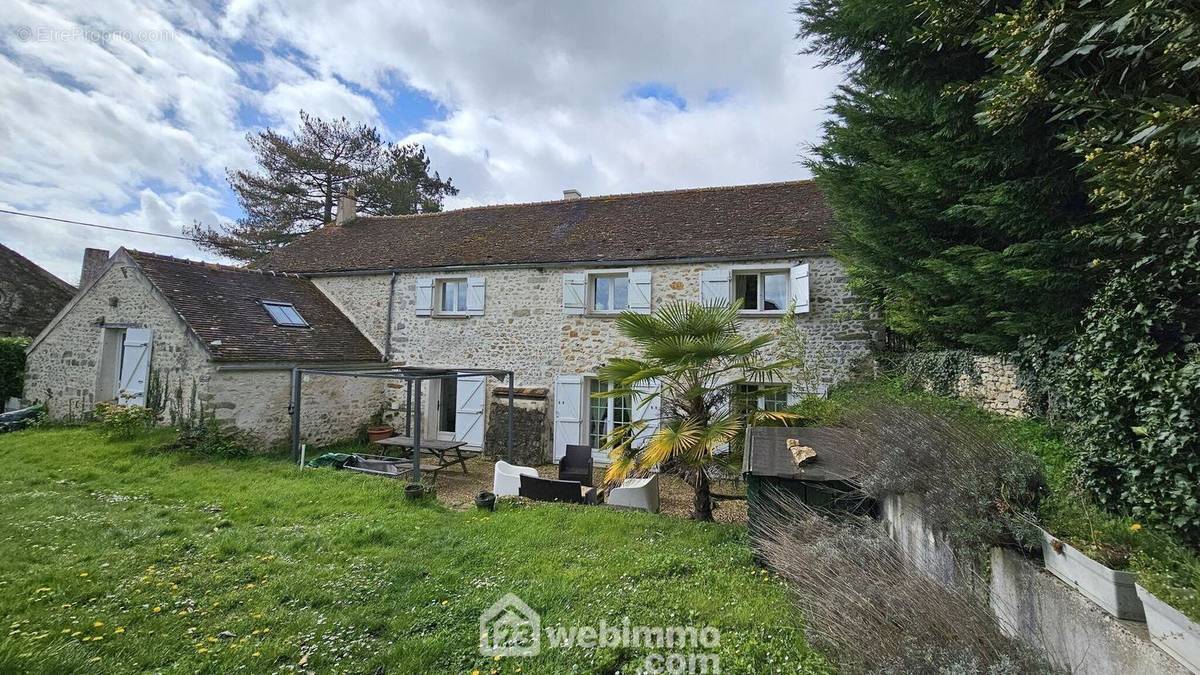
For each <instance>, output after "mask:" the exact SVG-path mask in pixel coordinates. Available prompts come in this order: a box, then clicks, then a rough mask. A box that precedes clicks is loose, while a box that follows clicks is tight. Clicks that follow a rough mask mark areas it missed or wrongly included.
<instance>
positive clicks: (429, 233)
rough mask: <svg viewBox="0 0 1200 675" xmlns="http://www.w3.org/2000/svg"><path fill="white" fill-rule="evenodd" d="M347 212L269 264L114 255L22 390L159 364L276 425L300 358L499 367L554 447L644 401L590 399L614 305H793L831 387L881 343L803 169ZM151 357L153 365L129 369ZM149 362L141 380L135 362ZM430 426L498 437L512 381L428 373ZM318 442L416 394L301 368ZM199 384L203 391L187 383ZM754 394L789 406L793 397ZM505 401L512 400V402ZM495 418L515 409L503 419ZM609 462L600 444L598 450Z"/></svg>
mask: <svg viewBox="0 0 1200 675" xmlns="http://www.w3.org/2000/svg"><path fill="white" fill-rule="evenodd" d="M354 210H355V206H354V202H353V200H352V199H350V198H343V199H342V201H341V203H340V204H339V209H338V217H337V220H336V221H335V222H333V223H329V224H328V225H327V226H325V227H323V228H320V229H318V230H316V231H314V232H312V233H310V234H308V235H306V236H304V237H302V238H300V239H298V240H297V241H295V242H293V243H292V244H290V245H288V246H286V247H284V248H282V249H279V250H277V251H275V252H273V253H271V254H270V255H268V256H266V257H265V258H264V259H262V260H260V261H258V262H257V263H256V264H255V265H254V266H253V269H241V268H232V267H224V266H218V265H211V264H203V263H195V262H189V261H182V260H176V259H172V258H166V257H163V256H157V255H153V254H147V253H139V252H134V251H124V250H122V251H119V252H118V253H117V254H116V255H115V256H113V258H112V260H111V261H110V264H109V267H108V269H107V270H105V272H104V273H103V274H102V275H101V276H100V278H98V279H97V280H96V281H95V282H94V283H93V284H92V285H91V286H89V287H87V288H84V289H83V290H82V291H81V293H80V294H79V296H78V297H77V298H76V299H75V300H74V301H73V302H72V303H71V305H69V306H68V307H67V308H65V309H64V310H63V312H61V313H60V314H59V316H58V317H56V319H55V320H54V322H52V323H51V325H50V326H49V327H48V328H47V329H46V330H45V331H44V332H43V333H42V334H41V335H40V336H39V337H38V339H37V340H36V341H35V343H34V344H33V345H32V346H31V348H30V353H29V364H30V365H29V377H28V384H27V389H26V396H27V398H38V399H42V400H47V401H48V403H49V407H50V410H51V413H52V414H54V415H64V414H69V412H71V411H81V410H87V409H89V407H90V406H92V405H94V404H95V402H97V401H101V400H114V399H115V400H127V401H129V402H135V403H136V402H139V401H141V400H143V398H144V396H145V391H146V389H147V384H146V383H144V382H143V381H142V380H146V381H149V380H150V379H154V378H155V376H153V375H152V373H158V372H160V371H161V372H162V373H163V377H159V378H158V379H160V380H161V379H168V380H170V381H171V382H172V383H176V384H172V385H171V388H172V389H174V388H175V387H177V386H178V385H179V384H182V385H183V386H184V388H187V389H189V392H190V391H195V394H196V398H197V399H198V400H200V401H202V402H203V403H204V404H205V405H206V406H208V407H209V409H211V410H214V411H215V413H216V414H217V415H218V417H219V418H221V419H226V420H229V421H231V422H232V423H235V424H237V425H238V426H239V427H242V428H244V429H246V430H248V431H250V432H253V433H255V434H257V435H259V436H260V437H261V438H262V439H263V440H264V441H265V442H278V441H280V440H282V439H284V438H286V436H287V433H288V424H287V422H288V419H289V411H288V397H289V393H290V385H289V375H290V369H291V368H292V367H293V366H296V365H301V366H305V367H307V366H308V365H309V364H321V365H335V364H336V365H339V366H340V367H354V366H355V365H362V366H364V367H375V368H378V367H379V363H380V362H381V361H382V362H386V363H389V364H393V365H411V366H429V367H445V368H456V367H457V368H495V369H504V370H512V371H514V373H515V381H516V392H515V393H516V394H517V396H518V398H519V402H520V406H521V410H522V417H521V419H522V422H521V425H522V428H521V434H522V435H523V437H524V439H525V440H522V441H521V443H522V444H523V445H525V446H531V447H532V448H533V449H534V454H537V453H538V452H541V453H542V454H543V456H544V458H545V459H550V458H552V457H553V458H557V457H558V456H560V455H561V454H562V452H563V449H564V448H565V446H566V445H567V444H577V443H582V444H588V443H590V444H592V445H593V447H596V446H598V445H599V439H600V438H601V437H602V436H603V435H604V434H605V433H607V432H608V431H609V430H611V429H612V427H613V425H614V424H620V423H621V422H622V421H624V420H627V419H629V418H630V417H631V416H632V415H636V414H645V412H644V411H642V412H639V411H638V410H636V409H635V408H636V406H633V405H632V404H631V402H630V401H625V400H622V399H611V398H592V397H590V394H592V393H596V392H598V391H601V390H603V389H604V386H605V385H604V383H603V382H601V381H599V380H597V379H595V374H596V371H597V369H598V368H599V367H600V366H601V365H603V364H604V363H605V362H606V361H607V360H608V359H610V358H613V357H618V356H630V355H632V354H633V352H632V345H631V344H630V343H629V342H628V341H627V340H625V339H624V338H623V337H621V336H620V335H619V333H618V332H617V330H616V325H615V322H614V321H613V319H614V317H615V316H616V315H617V314H618V313H620V312H621V311H624V310H632V311H636V312H647V313H648V312H651V311H653V310H654V309H655V308H657V307H660V306H662V305H663V304H665V303H669V302H673V301H680V300H685V301H693V302H701V301H703V302H708V301H717V300H730V299H735V298H737V299H741V300H742V301H743V303H744V310H743V313H742V316H743V320H742V330H743V331H745V332H747V333H749V334H761V333H763V332H770V331H779V330H780V329H781V327H782V325H783V323H782V322H784V321H787V322H794V324H795V326H797V328H798V329H799V331H798V332H799V333H800V334H802V335H804V336H805V338H806V349H807V355H808V357H809V363H810V365H813V366H814V367H815V368H816V369H817V370H818V372H817V373H815V376H813V375H814V374H813V373H808V376H806V377H804V378H798V379H804V380H805V381H804V382H800V381H797V382H796V383H795V385H796V386H795V387H793V393H792V395H793V396H796V395H800V394H801V393H804V392H805V391H808V392H812V391H816V392H821V391H823V390H824V388H826V387H827V386H828V385H830V384H832V383H834V382H836V381H837V380H839V379H841V378H843V377H845V376H846V374H847V373H848V372H849V370H850V369H851V368H852V367H853V366H854V365H855V363H857V362H858V361H859V360H861V359H862V358H863V357H864V356H865V355H866V354H867V352H868V349H869V342H870V338H871V334H870V330H869V326H870V325H871V323H870V322H869V321H868V320H867V319H866V317H864V316H863V315H862V312H861V308H860V307H859V306H858V305H857V304H856V303H855V301H854V299H853V297H852V295H851V293H850V291H849V289H848V287H847V281H846V278H845V274H844V272H843V270H842V268H841V266H840V264H839V263H838V262H837V261H836V260H834V259H833V258H832V257H830V255H829V253H828V246H829V237H830V231H831V225H832V214H831V212H830V210H829V208H828V206H827V205H826V204H825V202H824V200H823V198H822V196H821V194H820V192H819V191H818V189H817V188H816V186H815V185H814V184H813V183H811V182H808V181H799V182H784V183H772V184H762V185H746V186H735V187H718V188H703V189H689V190H674V191H666V192H649V193H638V194H622V195H611V196H599V197H582V196H580V195H579V193H578V192H576V191H574V190H568V191H565V192H564V197H563V199H561V200H555V201H549V202H539V203H530V204H506V205H496V206H483V207H473V208H465V209H459V210H453V211H445V212H440V213H430V214H421V215H413V216H399V217H373V216H356V215H355V213H354ZM131 364H137V365H131ZM139 378H140V379H139ZM426 386H427V389H426V390H425V391H424V396H423V399H424V400H425V401H426V402H427V403H428V405H427V406H425V407H426V409H425V410H423V411H420V412H421V414H422V415H424V417H423V418H422V419H423V425H422V426H423V427H424V428H425V429H427V430H428V432H429V434H430V436H431V437H443V438H454V439H456V440H464V441H467V442H468V443H469V445H471V446H476V447H479V446H483V445H485V444H487V443H488V441H487V440H486V438H487V437H488V436H489V435H490V430H489V420H490V419H491V418H493V417H494V418H496V419H497V420H499V419H500V418H501V417H502V416H501V415H494V414H492V411H491V410H490V408H491V405H490V402H491V401H492V399H493V398H494V397H495V396H496V395H497V394H499V393H502V392H501V391H500V390H501V387H500V385H499V383H497V382H492V381H487V380H485V379H484V378H482V377H481V378H462V379H460V380H458V381H457V382H456V381H455V380H453V379H448V380H445V381H432V382H430V383H428V384H427V385H426ZM303 392H304V400H303V401H302V405H301V408H302V410H303V411H304V412H303V415H302V418H303V419H302V436H303V437H304V438H303V439H302V440H303V441H304V442H306V443H320V442H325V441H328V440H332V439H333V438H337V437H345V436H349V435H352V434H353V433H354V432H355V430H356V428H358V427H359V426H361V425H362V424H364V423H366V421H367V420H368V419H370V418H375V419H379V418H382V419H396V418H397V417H398V416H399V411H400V409H401V408H402V406H403V400H402V399H403V391H402V390H399V391H398V390H397V389H396V388H395V385H394V384H393V385H390V386H389V384H386V383H384V382H382V381H379V380H368V379H365V378H364V379H351V378H333V377H324V376H320V375H311V376H306V380H305V384H304V388H303ZM189 395H190V393H189ZM766 398H768V397H764V400H761V401H760V402H759V403H760V405H762V406H764V407H773V406H782V405H785V404H786V403H787V400H786V398H785V397H783V396H781V395H774V396H771V397H769V398H770V399H772V400H765V399H766ZM496 400H499V399H498V398H497V399H496ZM497 426H499V425H497ZM598 458H599V459H604V458H603V457H600V456H599V455H598Z"/></svg>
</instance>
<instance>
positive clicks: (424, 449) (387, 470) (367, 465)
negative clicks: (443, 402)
mask: <svg viewBox="0 0 1200 675" xmlns="http://www.w3.org/2000/svg"><path fill="white" fill-rule="evenodd" d="M375 444H376V445H379V446H382V447H383V452H385V453H386V452H387V451H388V450H389V449H390V448H399V451H398V452H397V454H399V455H400V457H396V456H393V455H389V454H382V455H358V456H359V457H361V458H363V459H364V460H366V461H365V462H362V465H361V466H351V465H349V464H347V465H346V466H344V467H343V468H346V469H350V470H351V471H360V472H362V473H373V474H377V475H383V476H392V477H395V478H400V477H401V476H405V475H408V474H409V473H411V472H412V464H413V463H412V449H413V446H414V445H415V442H414V441H413V439H412V437H410V436H392V437H390V438H384V439H382V440H378V441H375ZM466 445H467V443H466V441H443V440H439V439H432V438H426V439H422V440H421V455H422V457H424V456H429V457H431V458H432V459H433V460H434V463H433V465H432V466H427V465H426V464H425V462H421V471H422V473H425V472H428V473H429V474H430V475H432V476H434V477H435V478H436V477H437V474H438V472H439V471H441V470H442V469H446V468H449V467H452V466H459V467H462V470H463V474H467V459H469V456H468V455H466V454H464V453H463V447H465V446H466Z"/></svg>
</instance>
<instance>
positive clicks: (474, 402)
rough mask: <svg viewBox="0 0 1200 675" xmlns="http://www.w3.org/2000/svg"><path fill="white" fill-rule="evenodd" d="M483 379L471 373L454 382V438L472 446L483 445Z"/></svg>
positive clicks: (484, 386) (484, 384)
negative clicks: (455, 387)
mask: <svg viewBox="0 0 1200 675" xmlns="http://www.w3.org/2000/svg"><path fill="white" fill-rule="evenodd" d="M468 288H469V286H468ZM485 380H486V378H485V377H484V376H483V375H472V376H471V377H460V378H458V381H457V384H456V386H457V387H458V389H457V391H456V392H455V394H456V396H455V398H454V400H455V408H454V440H456V441H462V442H464V443H466V444H467V445H468V446H469V447H472V448H482V447H483V402H484V397H485V396H486V394H487V385H486V382H485Z"/></svg>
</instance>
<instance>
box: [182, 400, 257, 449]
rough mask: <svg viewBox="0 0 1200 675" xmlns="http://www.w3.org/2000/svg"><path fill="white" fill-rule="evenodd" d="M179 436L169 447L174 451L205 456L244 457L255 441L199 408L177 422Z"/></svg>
mask: <svg viewBox="0 0 1200 675" xmlns="http://www.w3.org/2000/svg"><path fill="white" fill-rule="evenodd" d="M178 426H179V437H178V438H176V440H175V442H174V443H172V444H171V445H170V446H169V447H170V449H173V450H181V451H184V452H190V453H195V454H197V455H204V456H206V457H245V456H247V455H249V454H250V449H251V448H252V447H253V446H254V441H253V439H251V438H250V437H249V436H247V435H246V434H245V433H243V432H241V431H238V430H237V429H236V428H233V427H227V426H226V425H224V424H222V423H221V422H220V420H218V419H217V417H216V415H215V414H212V413H206V412H205V411H204V409H203V408H200V409H199V411H198V412H197V414H196V415H194V416H190V417H186V418H183V419H181V420H180V421H179V425H178Z"/></svg>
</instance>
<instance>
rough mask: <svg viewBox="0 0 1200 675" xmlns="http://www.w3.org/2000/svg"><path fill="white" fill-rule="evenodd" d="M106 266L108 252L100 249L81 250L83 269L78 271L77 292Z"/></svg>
mask: <svg viewBox="0 0 1200 675" xmlns="http://www.w3.org/2000/svg"><path fill="white" fill-rule="evenodd" d="M107 264H108V251H105V250H104V249H102V248H85V249H83V267H82V268H81V269H80V270H79V290H83V289H84V287H86V286H87V285H88V284H90V283H92V281H94V280H95V279H96V277H98V276H100V273H101V272H103V271H104V266H105V265H107Z"/></svg>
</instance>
